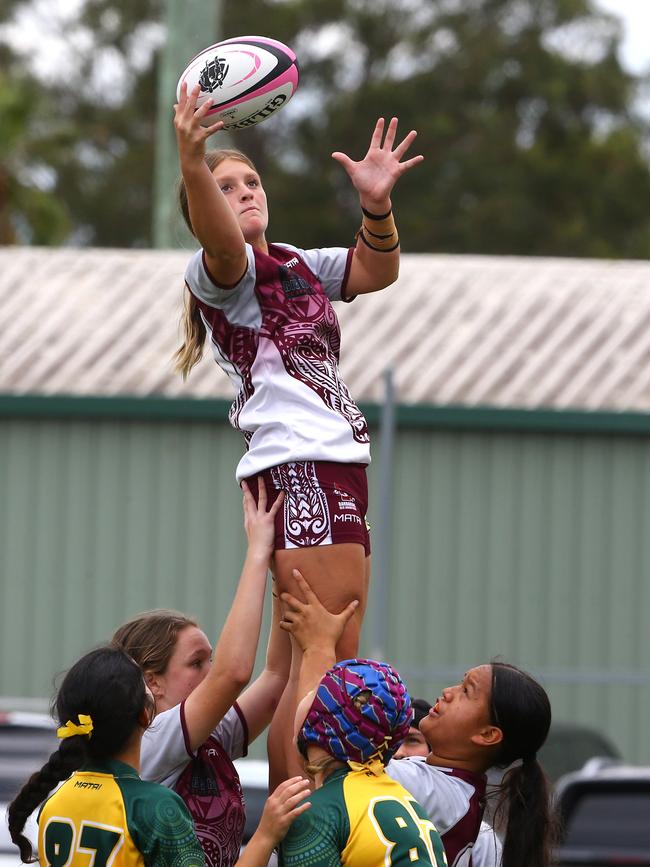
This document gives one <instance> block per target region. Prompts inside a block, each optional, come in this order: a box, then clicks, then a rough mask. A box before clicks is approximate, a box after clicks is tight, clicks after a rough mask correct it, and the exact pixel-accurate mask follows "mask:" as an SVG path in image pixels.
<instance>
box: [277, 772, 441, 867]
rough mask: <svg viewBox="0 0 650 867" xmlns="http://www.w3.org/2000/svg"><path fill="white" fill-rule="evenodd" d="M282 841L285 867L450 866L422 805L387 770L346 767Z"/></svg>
mask: <svg viewBox="0 0 650 867" xmlns="http://www.w3.org/2000/svg"><path fill="white" fill-rule="evenodd" d="M308 800H309V801H310V802H311V807H310V808H309V809H308V810H306V811H305V812H304V813H302V814H301V815H300V816H298V818H297V819H296V820H295V821H294V823H293V824H292V826H291V827H290V828H289V832H288V833H287V836H286V837H285V839H284V841H283V842H282V844H281V846H280V864H281V865H282V867H334V865H339V864H342V865H344V867H407V865H408V867H412V865H417V867H444V865H446V864H447V860H446V858H445V852H444V848H443V845H442V841H441V839H440V835H439V834H438V832H437V831H436V829H435V827H434V825H433V824H432V822H431V821H430V820H429V818H428V816H427V814H426V813H425V812H424V810H423V809H422V807H421V806H420V805H419V804H418V803H417V801H415V800H414V798H413V797H412V796H411V795H410V794H409V793H408V792H407V791H406V789H404V788H403V787H402V786H401V785H400V784H399V783H397V782H396V781H395V780H392V779H391V778H390V777H389V776H388V775H387V774H385V773H382V774H380V775H379V776H377V775H375V774H373V773H372V772H371V771H367V770H354V771H352V770H350V769H349V768H341V769H340V770H338V771H335V772H334V773H333V774H331V776H329V777H328V778H327V780H326V781H325V783H324V784H323V786H321V788H320V789H317V790H316V791H315V792H313V793H312V794H311V795H310V796H309V799H308Z"/></svg>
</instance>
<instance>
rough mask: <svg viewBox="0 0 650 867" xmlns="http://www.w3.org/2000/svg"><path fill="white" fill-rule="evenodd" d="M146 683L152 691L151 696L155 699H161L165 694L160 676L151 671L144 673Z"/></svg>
mask: <svg viewBox="0 0 650 867" xmlns="http://www.w3.org/2000/svg"><path fill="white" fill-rule="evenodd" d="M144 682H145V683H146V684H147V686H148V687H149V689H150V690H151V694H152V695H153V697H154V698H160V697H161V696H162V694H163V688H162V684H161V682H160V679H159V676H158V675H157V674H156V673H155V672H153V671H149V670H145V671H144Z"/></svg>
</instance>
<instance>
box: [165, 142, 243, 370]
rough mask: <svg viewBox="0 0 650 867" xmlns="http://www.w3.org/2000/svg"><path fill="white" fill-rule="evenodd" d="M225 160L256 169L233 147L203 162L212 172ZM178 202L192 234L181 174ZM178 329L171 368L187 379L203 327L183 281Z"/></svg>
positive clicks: (202, 340)
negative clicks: (179, 341)
mask: <svg viewBox="0 0 650 867" xmlns="http://www.w3.org/2000/svg"><path fill="white" fill-rule="evenodd" d="M225 160H238V161H239V162H241V163H245V164H246V165H247V166H250V168H251V169H253V171H254V172H256V171H257V168H256V167H255V164H254V163H253V161H252V160H251V159H250V158H249V157H247V156H246V154H244V153H242V152H241V151H238V150H235V149H234V148H221V149H220V150H212V151H208V152H207V153H206V155H205V162H206V164H207V166H208V168H209V169H210V171H211V172H213V171H214V170H215V169H216V167H217V166H218V165H220V164H221V163H223V162H225ZM178 204H179V206H180V209H181V213H182V214H183V219H184V220H185V224H186V226H187V228H188V229H189V230H190V232H191V233H192V234H193V235H194V229H193V228H192V221H191V220H190V206H189V201H188V198H187V188H186V187H185V181H184V180H183V178H181V180H180V182H179V185H178ZM180 325H181V332H182V334H183V343H182V344H181V345H180V346H179V348H178V349H177V350H176V352H175V353H174V356H173V360H174V370H176V371H177V372H178V373H180V374H181V376H182V377H183V379H187V377H188V376H189V375H190V371H191V370H192V368H193V367H194V366H195V365H196V364H198V363H199V361H200V360H201V358H202V357H203V347H204V344H205V338H206V334H207V332H206V328H205V323H204V322H203V317H202V316H201V310H200V309H199V305H198V304H197V303H196V298H195V297H194V296H193V295H192V293H191V292H190V290H189V288H188V286H187V284H185V298H184V303H183V314H182V316H181V322H180Z"/></svg>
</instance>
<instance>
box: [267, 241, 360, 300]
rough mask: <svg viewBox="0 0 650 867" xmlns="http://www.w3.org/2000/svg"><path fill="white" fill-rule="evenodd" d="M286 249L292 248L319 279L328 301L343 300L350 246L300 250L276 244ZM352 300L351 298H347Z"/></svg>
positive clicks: (350, 254)
mask: <svg viewBox="0 0 650 867" xmlns="http://www.w3.org/2000/svg"><path fill="white" fill-rule="evenodd" d="M278 246H279V247H285V248H286V249H287V250H294V251H295V252H296V253H297V254H298V255H299V256H300V257H301V259H302V260H303V261H304V263H305V265H306V266H307V267H308V268H309V270H310V271H311V272H312V273H313V274H315V275H316V277H318V279H319V280H320V283H321V286H322V287H323V291H324V292H325V294H326V295H327V297H328V298H329V299H330V301H345V300H348V299H346V297H345V287H346V285H347V282H348V277H349V275H350V265H351V264H352V254H353V252H354V249H353V248H352V247H320V248H317V249H315V250H301V249H300V248H299V247H293V246H292V245H291V244H278ZM349 300H352V299H349Z"/></svg>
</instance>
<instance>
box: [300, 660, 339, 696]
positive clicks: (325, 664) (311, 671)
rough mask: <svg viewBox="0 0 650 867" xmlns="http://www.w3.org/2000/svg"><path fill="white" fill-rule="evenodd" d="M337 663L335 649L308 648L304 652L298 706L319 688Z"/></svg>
mask: <svg viewBox="0 0 650 867" xmlns="http://www.w3.org/2000/svg"><path fill="white" fill-rule="evenodd" d="M335 662H336V651H335V648H334V647H329V646H321V647H308V648H307V649H306V650H304V651H303V654H302V661H301V663H300V674H299V676H298V696H297V699H298V701H297V704H300V702H301V701H302V699H303V698H304V697H305V696H306V695H307V693H309V692H311V691H312V690H316V689H317V688H318V684H319V683H320V681H321V678H322V677H323V675H324V674H325V672H326V671H327V670H328V669H329V668H331V667H332V666H333V665H334V664H335Z"/></svg>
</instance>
